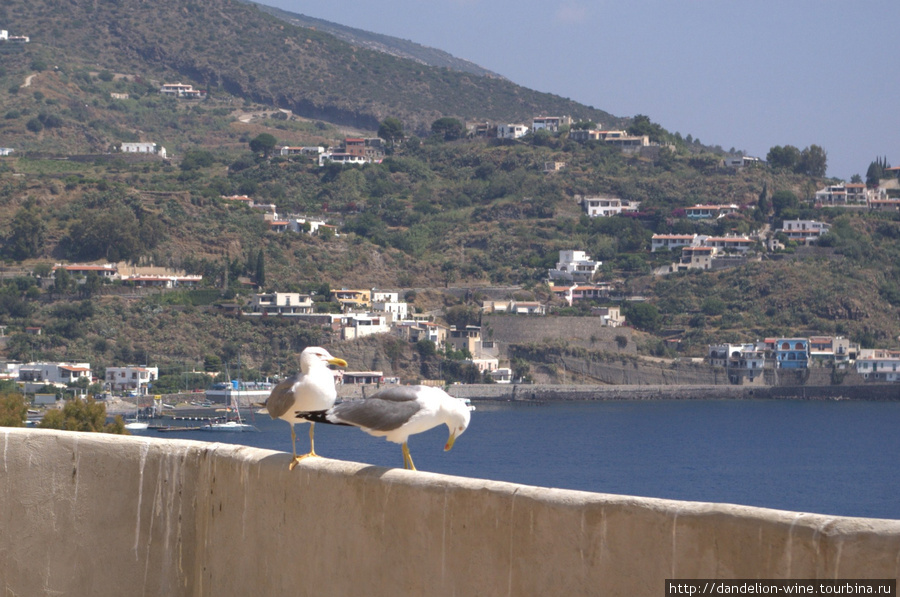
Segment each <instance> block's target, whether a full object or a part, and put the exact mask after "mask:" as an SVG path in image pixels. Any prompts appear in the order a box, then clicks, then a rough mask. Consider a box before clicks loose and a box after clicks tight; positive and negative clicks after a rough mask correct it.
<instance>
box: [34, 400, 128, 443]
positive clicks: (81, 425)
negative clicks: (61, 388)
mask: <svg viewBox="0 0 900 597" xmlns="http://www.w3.org/2000/svg"><path fill="white" fill-rule="evenodd" d="M38 427H41V428H42V429H62V430H65V431H93V432H101V433H117V434H127V431H126V430H125V422H124V421H123V420H122V417H120V416H117V417H116V418H115V420H114V421H113V422H112V423H107V422H106V405H104V404H103V403H102V402H97V401H96V400H94V399H93V398H88V399H87V400H81V399H79V398H75V399H74V400H68V401H66V404H65V406H63V408H62V410H59V409H51V410H48V411H47V413H46V414H45V415H44V418H43V419H41V422H40V423H39V424H38Z"/></svg>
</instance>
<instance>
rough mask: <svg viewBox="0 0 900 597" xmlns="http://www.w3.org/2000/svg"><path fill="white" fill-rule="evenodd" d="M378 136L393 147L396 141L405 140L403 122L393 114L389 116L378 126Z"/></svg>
mask: <svg viewBox="0 0 900 597" xmlns="http://www.w3.org/2000/svg"><path fill="white" fill-rule="evenodd" d="M378 136H379V137H381V138H382V139H384V140H385V141H387V142H388V144H389V145H390V146H391V147H393V146H394V142H396V141H402V140H403V136H404V135H403V123H402V122H400V120H399V119H397V118H394V117H393V116H388V117H387V118H385V119H384V120H383V121H382V122H381V126H379V127H378Z"/></svg>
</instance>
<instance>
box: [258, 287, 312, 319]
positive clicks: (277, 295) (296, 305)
mask: <svg viewBox="0 0 900 597" xmlns="http://www.w3.org/2000/svg"><path fill="white" fill-rule="evenodd" d="M250 309H251V311H252V312H253V313H261V314H265V315H296V314H298V313H303V314H307V313H313V312H315V306H314V305H313V301H312V297H311V296H310V295H308V294H300V293H299V292H270V293H266V294H256V295H254V296H253V299H252V301H251V302H250Z"/></svg>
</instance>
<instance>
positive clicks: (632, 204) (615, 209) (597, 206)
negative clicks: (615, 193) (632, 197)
mask: <svg viewBox="0 0 900 597" xmlns="http://www.w3.org/2000/svg"><path fill="white" fill-rule="evenodd" d="M581 205H582V206H583V207H584V211H585V212H586V213H587V215H588V217H591V218H596V217H598V216H599V217H609V216H615V215H618V214H620V213H622V212H626V211H632V212H633V211H637V210H638V207H640V202H639V201H628V200H623V199H619V198H618V197H584V198H582V199H581Z"/></svg>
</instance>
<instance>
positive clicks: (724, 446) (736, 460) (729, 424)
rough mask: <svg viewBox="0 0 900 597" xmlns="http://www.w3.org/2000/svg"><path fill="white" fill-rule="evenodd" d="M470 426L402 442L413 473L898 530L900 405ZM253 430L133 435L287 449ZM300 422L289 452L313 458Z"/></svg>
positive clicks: (567, 417)
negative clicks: (451, 438) (757, 509)
mask: <svg viewBox="0 0 900 597" xmlns="http://www.w3.org/2000/svg"><path fill="white" fill-rule="evenodd" d="M475 405H476V410H475V412H473V413H472V422H471V424H470V426H469V429H468V430H467V431H466V432H465V434H463V435H462V436H461V437H460V438H459V439H458V441H457V442H456V445H455V446H454V448H453V450H451V451H450V452H444V451H443V446H444V442H445V441H446V440H447V428H446V427H445V426H443V425H442V426H441V427H439V428H435V429H432V430H431V431H429V432H427V433H423V434H420V435H416V436H413V437H412V438H411V439H410V452H411V453H412V456H413V459H414V461H415V464H416V467H417V468H418V469H419V470H423V471H430V472H436V473H445V474H450V475H460V476H466V477H478V478H483V479H494V480H499V481H511V482H515V483H525V484H529V485H539V486H543V487H558V488H565V489H579V490H584V491H593V492H601V493H615V494H627V495H636V496H647V497H659V498H671V499H678V500H697V501H706V502H728V503H734V504H744V505H750V506H763V507H768V508H778V509H784V510H793V511H798V512H814V513H820V514H834V515H843V516H864V517H874V518H893V519H900V461H898V458H900V402H858V401H849V400H840V401H753V400H750V401H732V400H722V401H716V400H713V401H699V400H697V401H693V400H691V401H677V400H661V401H634V402H630V401H629V402H552V403H508V402H475ZM244 418H245V420H248V421H249V422H251V423H253V424H254V425H255V426H256V427H257V428H258V429H259V430H260V432H259V433H216V432H170V433H159V432H155V431H146V432H141V433H142V435H143V434H146V435H150V436H153V435H156V436H158V437H164V438H176V437H177V438H183V439H191V440H200V441H218V442H226V443H239V444H245V445H250V446H255V447H260V448H267V449H272V450H281V451H285V452H288V453H289V452H290V451H291V436H290V428H289V426H288V424H287V423H285V422H284V421H280V420H275V421H273V420H271V419H270V418H269V417H268V416H267V415H259V414H255V415H249V416H246V415H245V417H244ZM307 430H308V427H307V426H306V425H297V436H298V437H297V451H298V453H305V452H307V451H309V437H308V432H307ZM316 451H317V452H318V453H319V454H320V455H322V456H325V457H328V458H335V459H340V460H351V461H355V462H362V463H367V464H373V465H378V466H385V467H400V466H402V463H403V460H402V455H401V452H400V446H399V445H396V444H391V443H389V442H387V441H385V440H384V439H382V438H376V437H371V436H369V435H367V434H365V433H364V432H362V431H360V430H357V429H354V428H348V427H332V426H328V425H321V424H320V425H316Z"/></svg>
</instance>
